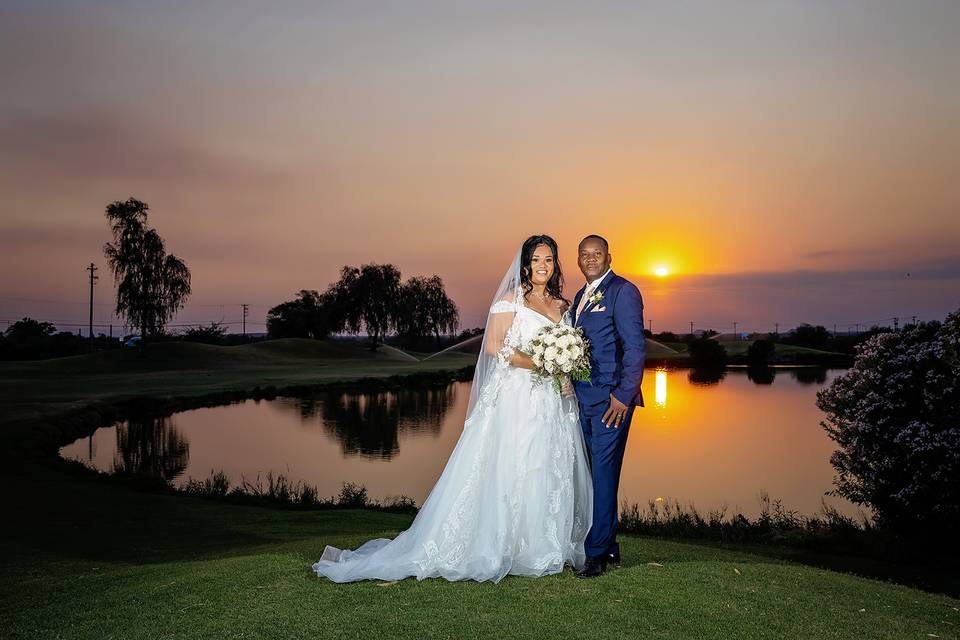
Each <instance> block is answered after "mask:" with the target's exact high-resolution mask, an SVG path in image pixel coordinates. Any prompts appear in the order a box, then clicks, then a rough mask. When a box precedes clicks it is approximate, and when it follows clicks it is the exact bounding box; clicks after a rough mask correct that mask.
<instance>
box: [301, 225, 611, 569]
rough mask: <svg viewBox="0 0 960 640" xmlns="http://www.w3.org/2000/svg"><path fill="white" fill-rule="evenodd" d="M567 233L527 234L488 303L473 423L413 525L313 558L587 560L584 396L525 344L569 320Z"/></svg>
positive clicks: (461, 563) (440, 564)
mask: <svg viewBox="0 0 960 640" xmlns="http://www.w3.org/2000/svg"><path fill="white" fill-rule="evenodd" d="M562 287H563V275H562V273H561V271H560V263H559V262H558V261H557V244H556V242H554V240H553V238H551V237H550V236H532V237H531V238H528V239H527V241H526V242H524V243H523V246H522V247H521V248H520V251H519V252H518V253H517V255H516V257H515V258H514V260H513V264H512V265H511V266H510V269H509V270H508V271H507V273H506V275H505V276H504V278H503V280H502V281H501V283H500V288H499V289H498V290H497V294H496V296H495V297H494V298H493V303H492V305H491V307H490V311H489V314H488V315H487V324H486V331H485V333H484V337H483V347H482V349H481V351H480V357H479V358H478V360H477V369H476V374H475V375H474V379H473V386H472V388H471V390H470V402H469V405H468V407H467V417H466V421H465V422H464V425H463V433H462V434H461V435H460V439H459V441H458V442H457V446H456V447H455V448H454V450H453V453H452V454H450V459H449V460H448V461H447V466H446V467H445V468H444V470H443V473H442V474H441V475H440V479H439V480H438V481H437V484H436V485H435V486H434V487H433V490H432V491H431V492H430V496H429V497H428V498H427V500H426V502H424V503H423V507H422V508H421V509H420V511H419V512H418V514H417V517H416V518H415V519H414V521H413V524H412V525H411V526H410V528H409V529H407V530H406V531H404V532H403V533H401V534H400V535H398V536H397V537H396V538H394V539H393V540H387V539H383V538H380V539H376V540H370V541H369V542H366V543H365V544H363V545H362V546H360V547H359V548H357V549H355V550H353V551H349V550H341V549H337V548H336V547H330V546H328V547H327V548H326V549H325V550H324V552H323V555H322V556H321V558H320V561H319V562H317V563H316V564H314V565H313V570H314V571H315V572H316V573H317V575H319V576H325V577H327V578H329V579H330V580H333V581H334V582H352V581H355V580H366V579H380V580H400V579H403V578H406V577H410V576H413V577H416V578H417V579H418V580H422V579H424V578H446V579H447V580H478V581H483V580H492V581H493V582H499V581H500V580H501V579H502V578H503V577H504V576H505V575H507V574H513V575H523V576H543V575H547V574H551V573H559V572H560V571H562V570H563V568H564V565H572V566H573V567H574V568H577V569H579V568H580V567H581V566H582V565H583V563H584V560H585V555H584V548H583V542H584V539H585V538H586V535H587V531H588V530H589V529H590V524H591V514H592V513H593V505H592V501H593V490H592V485H591V481H590V469H589V467H588V463H587V457H586V449H585V446H584V442H583V433H582V431H581V428H580V423H579V420H578V417H577V403H576V399H575V398H574V397H573V395H572V389H571V388H570V385H569V384H567V385H565V386H566V388H565V389H564V391H563V392H561V393H558V392H557V391H556V389H555V388H554V386H553V385H552V384H550V383H549V381H548V382H544V383H542V384H535V383H534V381H533V379H532V374H531V371H530V369H531V368H532V366H533V365H532V362H531V360H530V358H529V356H527V355H526V354H525V353H524V352H523V348H524V345H526V344H527V343H529V342H530V340H532V339H533V338H534V336H536V334H537V332H538V331H540V329H542V328H543V327H545V326H547V325H549V324H551V323H553V324H559V323H569V322H570V314H569V313H568V311H569V306H570V305H569V303H568V302H567V301H566V300H565V299H564V298H563V296H562V294H561V289H562Z"/></svg>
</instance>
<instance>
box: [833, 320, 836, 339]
mask: <svg viewBox="0 0 960 640" xmlns="http://www.w3.org/2000/svg"><path fill="white" fill-rule="evenodd" d="M833 337H834V338H836V337H837V325H836V323H834V325H833Z"/></svg>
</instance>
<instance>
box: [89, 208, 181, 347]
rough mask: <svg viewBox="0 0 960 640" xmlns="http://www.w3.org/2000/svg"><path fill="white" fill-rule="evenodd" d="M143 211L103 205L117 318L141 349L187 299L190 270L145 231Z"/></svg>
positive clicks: (152, 232) (106, 252)
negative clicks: (129, 328)
mask: <svg viewBox="0 0 960 640" xmlns="http://www.w3.org/2000/svg"><path fill="white" fill-rule="evenodd" d="M148 209H149V207H148V206H147V203H145V202H141V201H139V200H136V199H134V198H130V199H128V200H127V201H125V202H120V201H117V202H113V203H111V204H109V205H107V209H106V217H107V221H108V222H109V223H110V230H111V231H112V232H113V242H108V243H107V244H106V245H105V246H104V248H103V252H104V255H106V257H107V260H108V261H109V264H110V269H111V270H112V271H113V277H114V282H115V283H116V285H117V307H116V313H117V315H119V316H122V317H124V318H126V320H127V322H128V323H129V324H130V326H133V327H137V328H139V329H140V335H141V344H143V343H144V342H145V341H146V340H147V339H148V337H150V336H155V335H157V334H160V333H162V332H163V329H164V327H165V326H166V324H167V322H168V321H169V320H170V318H172V317H173V315H174V314H175V313H176V312H177V311H179V310H180V309H181V308H183V305H184V303H185V302H186V300H187V298H188V297H189V296H190V270H189V269H187V265H186V264H185V263H184V262H183V261H182V260H181V259H180V258H178V257H176V256H174V255H171V254H168V253H167V252H166V247H165V245H164V242H163V239H162V238H161V237H160V234H158V233H157V232H156V230H155V229H151V228H150V227H148V226H147V210H148Z"/></svg>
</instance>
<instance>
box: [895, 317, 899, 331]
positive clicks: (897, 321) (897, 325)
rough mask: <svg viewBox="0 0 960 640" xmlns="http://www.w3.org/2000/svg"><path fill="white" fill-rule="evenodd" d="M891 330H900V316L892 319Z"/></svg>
mask: <svg viewBox="0 0 960 640" xmlns="http://www.w3.org/2000/svg"><path fill="white" fill-rule="evenodd" d="M893 330H894V331H899V330H900V318H894V319H893Z"/></svg>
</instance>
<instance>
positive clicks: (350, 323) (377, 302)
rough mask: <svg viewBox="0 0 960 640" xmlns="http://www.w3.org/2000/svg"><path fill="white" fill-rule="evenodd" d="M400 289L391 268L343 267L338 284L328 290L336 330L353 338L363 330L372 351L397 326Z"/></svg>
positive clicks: (396, 270)
mask: <svg viewBox="0 0 960 640" xmlns="http://www.w3.org/2000/svg"><path fill="white" fill-rule="evenodd" d="M400 289H401V285H400V271H399V270H398V269H397V268H396V267H395V266H393V265H392V264H373V263H371V264H365V265H363V266H362V267H360V268H359V269H358V268H356V267H349V266H345V267H343V269H341V270H340V280H339V281H338V282H336V283H334V284H333V285H331V287H330V289H329V290H328V293H329V294H330V295H331V299H332V302H333V305H334V309H335V310H336V322H335V323H334V324H335V326H336V327H337V330H338V331H344V332H346V333H352V334H354V335H356V334H357V333H360V330H361V328H363V329H365V330H366V332H367V334H368V335H369V336H370V338H371V339H372V340H373V347H374V348H376V347H377V345H378V344H379V343H380V342H381V341H382V339H383V336H384V335H386V334H387V333H388V332H389V331H391V330H392V329H394V328H395V327H396V326H397V323H398V320H399V316H400Z"/></svg>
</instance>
